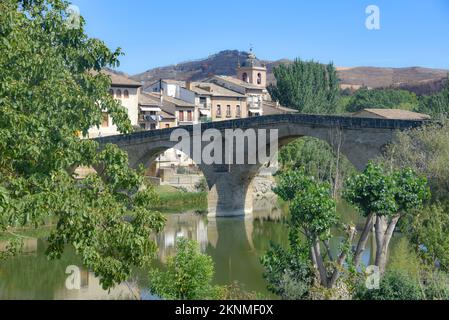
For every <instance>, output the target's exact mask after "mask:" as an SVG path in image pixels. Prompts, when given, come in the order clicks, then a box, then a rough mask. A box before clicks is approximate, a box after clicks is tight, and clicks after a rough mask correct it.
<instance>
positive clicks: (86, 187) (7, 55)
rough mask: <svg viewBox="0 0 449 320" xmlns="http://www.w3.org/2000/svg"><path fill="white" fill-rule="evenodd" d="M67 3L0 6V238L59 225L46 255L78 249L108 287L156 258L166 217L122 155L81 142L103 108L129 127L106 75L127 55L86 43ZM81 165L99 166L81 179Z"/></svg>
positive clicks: (5, 0) (16, 1) (28, 1)
mask: <svg viewBox="0 0 449 320" xmlns="http://www.w3.org/2000/svg"><path fill="white" fill-rule="evenodd" d="M68 5H69V4H68V2H66V1H64V0H2V1H1V2H0V39H1V40H0V155H1V156H0V232H11V230H14V228H17V227H24V226H33V227H38V226H39V225H41V224H42V223H44V222H45V221H47V220H48V218H50V219H54V220H55V221H56V228H55V230H54V231H53V232H52V235H51V236H50V238H49V247H48V251H47V253H48V255H49V257H51V258H58V257H60V256H61V254H62V253H63V251H64V247H65V245H68V244H70V245H73V246H74V248H75V249H76V252H77V253H78V254H79V255H80V256H81V258H82V261H83V263H84V264H85V265H86V266H87V267H88V268H89V269H91V270H92V271H94V272H95V273H96V274H97V275H98V276H99V277H100V279H101V283H102V285H103V287H105V288H110V287H112V286H113V285H114V284H117V283H119V282H121V281H123V280H126V278H127V277H128V276H129V275H130V272H131V268H132V267H133V266H142V265H144V264H145V263H146V262H147V261H149V259H151V258H152V257H153V256H154V253H155V250H156V245H155V243H154V242H153V241H152V240H150V235H151V234H152V233H153V232H155V231H158V230H161V228H162V227H163V224H164V219H163V217H162V216H161V215H160V214H158V213H154V212H151V211H149V210H148V209H147V208H148V205H149V203H150V202H152V201H154V200H155V195H154V193H153V192H152V190H151V189H142V188H141V186H142V181H143V175H142V173H141V172H140V171H139V172H138V171H135V170H132V169H130V168H129V167H128V159H127V155H126V154H125V153H123V152H122V151H120V150H118V149H117V148H116V147H114V146H112V145H109V146H107V147H106V148H105V149H104V150H103V151H101V152H99V153H98V152H97V149H98V144H97V143H96V142H94V141H90V140H82V139H80V138H79V137H78V134H77V133H79V132H81V133H83V134H86V133H87V131H88V129H89V128H90V127H92V126H99V125H101V120H102V112H104V111H107V112H108V113H109V114H110V115H111V116H112V118H113V121H114V123H115V124H116V125H117V126H118V128H119V129H120V131H121V132H124V133H126V132H129V131H130V130H131V124H130V122H129V120H128V117H127V112H126V110H125V109H124V108H123V107H122V106H121V105H120V104H119V103H118V102H117V101H114V99H113V98H112V97H110V96H109V95H108V89H109V87H110V84H111V83H110V79H109V78H108V77H107V76H105V75H103V74H102V73H101V72H100V71H101V69H102V68H104V67H107V66H116V65H117V64H118V57H119V55H120V54H121V52H120V50H116V51H110V50H109V49H108V48H107V47H106V45H105V44H104V43H103V42H102V41H100V40H98V39H92V38H89V37H88V36H87V35H86V34H85V32H84V25H85V22H84V20H83V18H82V17H80V19H79V25H76V24H75V25H73V23H70V20H71V17H70V16H69V15H68V13H67V8H68ZM77 22H78V21H77ZM80 165H83V166H93V167H97V168H102V169H101V171H100V172H99V174H92V175H90V176H89V177H88V178H87V179H85V180H83V181H78V180H77V179H75V177H74V176H73V174H72V172H73V168H76V167H78V166H80ZM100 174H101V175H100ZM11 234H14V233H13V232H11ZM14 243H15V242H14V241H12V244H14ZM12 247H13V246H12ZM12 251H13V250H11V252H12Z"/></svg>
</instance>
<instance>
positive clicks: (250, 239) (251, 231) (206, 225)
mask: <svg viewBox="0 0 449 320" xmlns="http://www.w3.org/2000/svg"><path fill="white" fill-rule="evenodd" d="M340 208H343V209H344V211H343V214H342V216H343V220H346V221H347V219H350V220H353V217H356V215H355V214H354V213H353V212H350V211H349V209H348V208H347V207H340ZM340 212H341V211H340ZM167 219H168V221H167V225H166V228H165V231H164V232H162V233H160V234H158V235H156V236H155V239H156V241H157V243H158V246H159V261H160V262H165V261H166V259H167V257H168V256H170V255H173V254H175V243H176V238H177V237H187V238H190V239H194V240H196V241H197V242H198V243H199V244H200V247H201V250H202V251H203V252H205V253H207V254H208V255H210V256H211V257H212V259H213V261H214V264H215V271H216V272H215V283H217V284H222V285H225V284H231V283H233V282H235V281H238V282H239V283H240V284H241V285H243V288H244V289H245V290H248V291H257V292H261V293H263V294H268V292H267V290H266V282H265V280H264V279H263V277H262V273H263V268H262V266H261V264H260V257H261V256H262V255H263V254H264V253H265V252H266V251H267V250H268V248H269V245H270V242H275V243H278V244H280V245H282V246H286V245H287V244H288V232H287V226H286V219H285V213H284V212H283V210H281V209H279V208H278V207H274V208H272V209H270V210H267V211H265V212H256V213H254V214H253V215H252V217H248V218H215V219H211V218H209V220H208V218H206V217H204V216H201V215H197V214H193V213H185V214H180V215H168V216H167ZM357 224H359V223H357ZM342 236H343V235H339V236H337V237H334V238H333V239H332V241H331V243H330V245H331V250H332V252H333V254H334V255H335V254H336V253H337V252H339V248H340V242H341V240H342V239H343V238H342ZM394 241H395V239H394V238H393V242H394ZM1 245H2V244H1V242H0V250H1ZM392 245H393V246H394V243H392ZM45 246H46V244H45V241H43V240H30V242H29V243H28V244H27V248H28V252H31V254H24V255H21V256H19V257H16V258H14V259H10V260H8V261H6V262H1V263H0V299H132V298H134V297H136V296H137V297H139V296H140V297H147V291H148V290H147V288H146V285H145V283H146V282H147V281H148V279H147V276H148V272H147V271H146V270H140V271H139V270H136V272H135V275H134V276H133V278H135V279H137V280H136V282H134V283H135V284H133V285H129V284H122V285H121V286H118V287H116V288H115V289H113V290H111V292H110V293H108V292H106V291H104V290H102V289H101V287H100V285H99V282H98V279H96V278H95V277H94V276H93V275H92V273H89V272H87V271H85V270H82V272H81V283H82V286H81V290H78V291H76V290H73V291H72V290H67V289H66V287H65V281H66V279H67V277H68V275H67V274H66V273H65V271H66V268H67V266H70V265H76V266H81V262H80V261H79V259H78V258H77V257H76V255H75V253H74V251H73V249H71V248H67V250H66V252H65V253H64V255H63V257H62V258H61V260H56V261H48V260H47V258H46V256H45V254H44V253H45ZM371 246H372V243H371V242H369V243H368V248H367V250H366V252H365V254H364V256H363V262H365V263H366V264H368V263H369V262H370V261H372V257H371V250H370V249H371ZM157 264H158V265H159V264H160V263H157ZM137 283H138V284H137Z"/></svg>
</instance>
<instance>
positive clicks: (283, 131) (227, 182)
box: [96, 114, 424, 216]
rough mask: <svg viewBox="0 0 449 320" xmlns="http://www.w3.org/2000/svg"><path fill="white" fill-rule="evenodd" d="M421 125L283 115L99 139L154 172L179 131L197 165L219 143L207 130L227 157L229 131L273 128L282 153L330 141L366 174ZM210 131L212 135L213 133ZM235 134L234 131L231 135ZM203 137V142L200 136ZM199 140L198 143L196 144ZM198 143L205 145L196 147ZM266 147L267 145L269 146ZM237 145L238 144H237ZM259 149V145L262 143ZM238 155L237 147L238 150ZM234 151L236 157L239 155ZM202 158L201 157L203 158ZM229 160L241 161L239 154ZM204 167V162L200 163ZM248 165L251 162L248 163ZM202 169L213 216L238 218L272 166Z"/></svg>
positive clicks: (132, 163)
mask: <svg viewBox="0 0 449 320" xmlns="http://www.w3.org/2000/svg"><path fill="white" fill-rule="evenodd" d="M423 123H424V121H420V120H389V119H374V118H354V117H344V116H324V115H305V114H282V115H272V116H260V117H253V118H244V119H235V120H228V121H219V122H210V123H205V124H202V125H196V126H186V127H178V128H169V129H161V130H153V131H143V132H136V133H132V134H128V135H117V136H110V137H103V138H97V139H96V140H97V141H98V142H99V143H100V147H101V146H104V145H105V144H108V143H112V144H116V145H117V146H118V147H120V148H121V149H123V150H125V151H126V152H127V153H128V155H129V164H130V166H131V167H134V168H136V167H138V166H139V165H140V164H143V165H144V166H145V167H149V166H150V165H151V163H152V162H153V161H154V160H155V159H156V158H157V157H158V155H160V154H161V153H163V152H164V151H166V150H167V149H170V148H177V147H178V146H177V145H178V141H177V140H175V141H171V139H170V137H171V135H172V133H174V130H178V129H179V128H182V129H185V130H186V131H185V132H186V135H187V138H188V139H190V145H191V146H192V148H191V149H192V151H191V152H192V153H193V155H192V153H191V154H189V152H186V150H182V151H183V152H185V153H187V154H188V155H189V156H190V157H191V158H192V159H193V160H194V161H195V160H197V158H196V157H195V151H194V150H195V148H196V149H198V150H200V152H202V151H203V150H204V149H205V148H206V147H207V146H209V147H208V150H210V146H211V144H216V143H218V141H215V140H212V139H211V140H207V141H202V140H201V135H202V133H203V132H204V131H205V130H208V129H215V130H214V131H215V132H218V133H222V137H223V141H220V144H219V145H220V148H223V152H222V154H223V155H222V156H223V157H226V156H227V155H226V152H228V153H229V149H227V150H224V149H225V147H224V145H225V142H226V141H225V138H224V137H225V132H226V130H227V129H234V130H235V129H242V130H244V131H245V130H247V129H267V130H273V129H277V130H278V141H276V143H278V146H279V148H281V147H282V146H284V145H286V144H288V143H289V142H290V141H292V140H294V139H296V138H299V137H305V136H308V137H315V138H318V139H321V140H324V141H326V142H327V143H329V145H331V146H332V147H333V148H334V150H336V151H339V152H341V154H343V155H345V156H346V157H347V159H348V160H349V161H350V162H351V163H352V164H353V165H354V166H355V167H356V168H357V169H359V170H363V168H364V167H365V166H366V164H367V163H368V161H369V160H370V159H373V158H375V157H376V156H377V155H379V154H380V153H381V151H382V149H383V148H384V146H385V145H387V144H388V143H389V142H390V141H391V140H392V138H393V135H394V132H395V131H396V130H406V129H410V128H414V127H418V126H420V125H422V124H423ZM209 131H210V130H209ZM228 131H229V130H228ZM267 135H268V137H267V140H266V141H265V142H266V145H267V146H268V145H272V144H273V141H270V138H269V134H267ZM196 136H197V137H196ZM195 137H196V138H198V139H195ZM194 141H200V142H199V143H198V142H196V143H197V146H196V147H195V142H194ZM245 141H246V142H245V144H246V145H245V146H246V148H245V150H247V151H246V153H245V159H249V158H246V157H247V156H255V157H257V156H256V155H253V154H250V153H251V152H253V153H254V149H257V147H255V148H254V146H253V148H251V147H250V146H248V145H247V140H245ZM265 142H262V143H265ZM232 143H234V141H232ZM257 145H259V144H257ZM233 150H235V148H233ZM233 150H231V152H234V153H235V151H233ZM199 154H201V153H199ZM228 156H230V157H235V154H231V155H229V154H228ZM200 162H201V161H200ZM245 163H246V162H245ZM197 164H198V166H199V168H200V169H201V170H202V172H203V174H204V176H205V178H206V180H207V183H208V186H209V193H208V209H209V215H210V216H238V215H245V214H250V213H251V212H252V206H253V198H252V195H253V192H252V181H253V178H254V177H255V176H256V175H257V173H258V171H259V169H260V168H261V166H263V165H264V164H266V161H265V162H264V163H262V162H261V161H259V160H258V161H256V163H253V164H249V163H246V164H226V165H224V164H206V163H198V162H197Z"/></svg>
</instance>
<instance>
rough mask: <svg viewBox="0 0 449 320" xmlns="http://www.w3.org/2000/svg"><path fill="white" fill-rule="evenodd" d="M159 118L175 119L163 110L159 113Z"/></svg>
mask: <svg viewBox="0 0 449 320" xmlns="http://www.w3.org/2000/svg"><path fill="white" fill-rule="evenodd" d="M161 116H162V117H163V119H171V120H172V119H176V117H175V116H174V115H173V114H171V113H168V112H167V111H165V110H162V111H161Z"/></svg>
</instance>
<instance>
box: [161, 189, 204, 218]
mask: <svg viewBox="0 0 449 320" xmlns="http://www.w3.org/2000/svg"><path fill="white" fill-rule="evenodd" d="M155 190H156V193H157V194H158V195H159V198H160V204H159V205H158V206H156V207H154V208H153V209H154V210H158V211H161V212H164V213H183V212H186V211H192V210H195V211H197V212H201V213H203V212H206V211H207V193H206V192H184V191H180V190H179V189H176V188H174V187H172V186H157V187H155Z"/></svg>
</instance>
